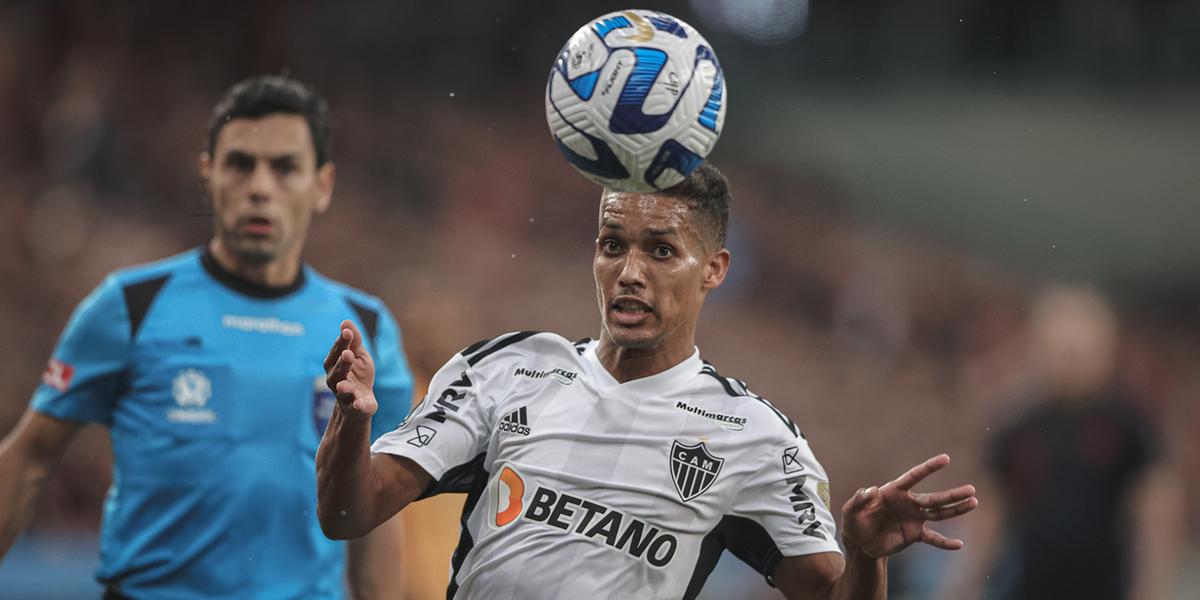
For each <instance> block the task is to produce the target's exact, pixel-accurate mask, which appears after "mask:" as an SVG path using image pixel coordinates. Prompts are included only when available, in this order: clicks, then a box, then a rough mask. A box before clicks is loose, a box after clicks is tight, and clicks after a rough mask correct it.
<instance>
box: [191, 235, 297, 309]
mask: <svg viewBox="0 0 1200 600" xmlns="http://www.w3.org/2000/svg"><path fill="white" fill-rule="evenodd" d="M200 264H201V265H202V266H203V267H204V270H205V271H207V272H208V274H209V275H211V276H212V278H213V279H216V280H217V282H218V283H220V284H221V285H223V286H225V287H227V288H229V289H231V290H233V291H235V292H237V293H239V294H242V295H244V296H250V297H251V298H263V299H273V298H282V297H284V296H287V295H290V294H293V293H295V292H296V291H297V290H299V289H300V288H301V287H303V286H304V281H305V274H304V271H305V269H304V265H303V264H301V265H300V269H299V270H298V271H297V272H296V278H295V279H293V280H292V282H291V283H289V284H287V285H280V286H267V285H262V284H258V283H254V282H253V281H249V280H246V279H242V278H241V277H238V276H237V275H234V274H233V273H230V272H229V271H226V270H225V269H224V268H223V267H222V266H221V264H220V263H218V262H217V259H216V258H214V257H213V255H212V251H211V250H209V249H208V246H207V245H206V246H205V247H204V250H203V252H201V253H200Z"/></svg>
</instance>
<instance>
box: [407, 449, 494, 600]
mask: <svg viewBox="0 0 1200 600" xmlns="http://www.w3.org/2000/svg"><path fill="white" fill-rule="evenodd" d="M486 456H487V454H486V453H482V452H481V453H480V454H479V455H478V456H476V457H475V458H474V459H472V460H471V461H469V462H466V463H463V464H461V465H459V466H457V467H454V468H453V469H450V470H449V471H447V472H446V475H445V476H443V477H442V480H443V481H445V480H446V479H448V478H451V474H452V473H453V474H454V475H453V479H455V480H456V481H458V482H467V481H470V482H471V487H470V491H467V490H464V489H457V490H450V491H457V492H464V491H466V492H467V500H466V502H465V503H464V504H463V511H462V517H460V518H459V524H460V526H461V532H460V533H459V536H458V546H456V547H455V548H454V554H453V555H452V556H451V557H450V585H448V586H446V600H450V599H452V598H454V595H455V594H457V593H458V572H459V571H460V570H461V569H462V566H463V562H465V561H466V560H467V555H468V554H470V553H471V549H473V548H474V547H475V539H474V538H472V537H471V530H470V529H469V528H468V527H467V519H469V518H470V517H471V513H472V512H474V511H475V505H476V504H478V503H479V499H480V498H482V497H483V491H484V490H485V489H486V488H487V482H488V472H487V471H485V470H484V469H483V460H484V458H485V457H486ZM455 471H458V473H455ZM426 493H428V490H427V491H426ZM423 497H424V496H423Z"/></svg>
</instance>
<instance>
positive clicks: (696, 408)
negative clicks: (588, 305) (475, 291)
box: [372, 332, 840, 600]
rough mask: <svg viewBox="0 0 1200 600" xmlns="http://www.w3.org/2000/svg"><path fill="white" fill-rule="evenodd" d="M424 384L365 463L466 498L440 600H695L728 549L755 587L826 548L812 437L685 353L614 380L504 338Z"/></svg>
mask: <svg viewBox="0 0 1200 600" xmlns="http://www.w3.org/2000/svg"><path fill="white" fill-rule="evenodd" d="M429 389H430V391H429V394H428V395H426V397H425V399H424V400H423V401H422V403H421V404H420V405H419V406H418V407H417V408H415V409H414V410H413V411H412V413H411V414H410V416H409V418H408V419H406V420H405V422H404V423H402V424H401V425H400V427H399V428H397V429H396V430H395V431H392V432H391V433H388V434H386V435H384V436H383V437H381V438H380V439H379V440H378V441H376V442H375V444H374V446H373V447H372V451H374V452H376V453H388V454H396V455H400V456H407V457H409V458H411V459H412V460H414V461H416V463H417V464H419V465H421V467H422V468H424V469H425V470H426V471H427V472H428V473H429V474H430V475H431V476H432V477H433V479H434V480H435V483H434V484H433V485H432V486H431V488H430V489H429V490H427V491H426V492H425V494H424V496H430V495H433V494H437V493H440V492H467V493H468V496H467V501H466V505H465V507H464V509H463V518H462V523H463V527H462V533H461V537H460V539H459V545H458V548H457V550H456V551H455V553H454V556H453V559H452V561H451V562H452V564H451V567H452V576H451V581H450V590H449V596H450V597H458V598H487V599H490V600H523V599H529V598H568V599H571V600H581V599H584V598H588V599H592V598H621V599H625V598H692V597H694V596H695V595H696V594H698V593H699V591H700V588H701V587H702V586H703V585H704V580H705V579H706V578H707V576H708V574H709V572H711V571H712V568H713V566H714V565H715V564H716V562H717V559H718V558H719V556H720V554H721V552H722V551H724V550H725V549H728V550H730V551H731V552H733V553H734V554H735V555H737V556H738V557H739V558H741V559H742V560H744V561H746V562H747V563H748V564H750V565H751V566H753V567H754V568H756V569H757V570H758V571H759V572H760V573H763V574H764V575H768V576H769V575H770V573H771V571H772V570H773V569H774V567H775V565H776V564H778V562H779V559H780V557H782V556H798V555H803V554H812V553H817V552H839V551H840V550H839V548H838V544H837V541H836V533H835V527H834V523H833V519H832V516H831V514H830V511H829V484H828V479H827V478H826V475H825V471H824V470H823V469H822V468H821V465H820V464H819V463H818V462H817V460H816V458H815V457H814V456H813V454H812V451H811V450H809V447H808V442H807V441H806V440H805V439H804V437H803V436H802V435H800V432H799V430H798V429H797V428H796V426H795V425H794V424H793V423H792V422H791V421H790V420H789V419H788V418H787V417H786V416H784V415H783V413H781V412H780V411H778V410H776V409H775V408H774V407H773V406H771V405H770V404H769V403H768V402H767V401H766V400H764V399H762V398H760V397H758V396H756V395H754V394H752V393H750V392H749V391H748V390H747V389H746V387H745V384H743V383H742V382H740V381H738V380H736V379H729V378H725V377H722V376H720V375H719V374H718V373H717V372H716V370H715V369H714V368H713V367H712V366H711V365H707V364H705V363H704V362H703V361H701V360H700V353H699V351H697V352H694V353H693V354H692V355H691V356H690V357H689V358H688V359H687V360H684V361H683V362H681V363H679V364H678V365H676V366H674V367H672V368H670V369H668V370H666V371H663V372H662V373H658V374H655V375H652V376H650V377H645V378H641V379H635V380H633V381H628V382H625V383H618V382H617V381H616V380H615V379H614V378H613V377H612V375H611V374H609V372H608V371H607V370H606V369H605V368H604V367H603V365H601V364H600V362H599V360H598V359H597V357H596V342H592V341H589V340H585V341H582V342H579V343H576V344H572V343H571V342H569V341H567V340H565V339H563V338H561V337H559V336H557V335H554V334H549V333H533V332H521V333H513V334H507V335H504V336H500V337H498V338H494V339H492V340H486V341H484V342H480V343H478V344H475V345H473V346H471V347H469V348H467V349H465V350H463V351H462V353H460V354H457V355H455V356H454V358H452V359H451V360H450V362H448V363H447V364H446V365H445V366H444V367H442V369H441V370H440V371H439V372H438V373H437V375H436V376H435V377H434V379H433V382H432V383H431V385H430V388H429Z"/></svg>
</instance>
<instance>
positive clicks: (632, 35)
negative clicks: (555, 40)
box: [546, 10, 729, 192]
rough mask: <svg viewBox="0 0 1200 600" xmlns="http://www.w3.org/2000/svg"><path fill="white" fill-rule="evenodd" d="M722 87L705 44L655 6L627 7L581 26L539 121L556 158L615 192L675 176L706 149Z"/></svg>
mask: <svg viewBox="0 0 1200 600" xmlns="http://www.w3.org/2000/svg"><path fill="white" fill-rule="evenodd" d="M728 104H729V90H728V89H727V87H726V85H725V78H724V75H723V73H722V72H721V65H720V63H719V62H718V61H717V56H716V54H715V53H714V52H713V51H712V47H711V46H709V44H708V42H707V41H705V39H704V38H703V37H702V36H701V35H700V34H699V33H698V32H697V31H696V30H695V29H693V28H692V26H691V25H688V24H687V23H685V22H683V21H681V20H679V19H677V18H675V17H672V16H670V15H666V14H663V13H659V12H654V11H649V10H626V11H621V12H614V13H609V14H607V15H604V16H602V17H599V18H597V19H594V20H593V21H591V22H590V23H588V24H587V25H584V26H583V27H582V28H580V29H579V31H576V32H575V35H573V36H571V39H569V40H568V41H567V44H566V45H565V46H563V49H562V51H561V52H559V55H558V59H557V60H556V61H555V62H554V66H553V67H552V68H551V69H550V77H549V80H548V81H547V82H546V121H547V123H548V124H549V125H550V133H551V135H553V136H554V140H555V141H556V142H557V143H558V147H559V150H560V151H561V152H562V154H563V156H564V157H565V158H566V159H567V161H568V162H570V163H571V165H572V166H574V167H575V168H576V169H577V170H578V171H579V172H580V173H582V174H583V175H584V176H585V177H587V178H588V179H591V180H592V181H595V182H596V183H599V184H600V185H604V186H607V187H610V188H613V189H617V190H621V191H638V192H646V191H654V190H662V189H666V188H668V187H671V186H672V185H675V184H676V183H679V182H680V181H682V180H683V178H684V177H686V176H687V175H688V174H689V173H690V172H691V171H692V170H694V169H695V168H696V167H698V166H699V165H700V163H701V162H703V160H704V158H705V157H706V156H708V155H709V153H710V152H712V149H713V146H714V145H716V143H717V138H718V137H719V136H720V135H721V129H722V127H723V126H724V124H725V112H726V109H727V106H728Z"/></svg>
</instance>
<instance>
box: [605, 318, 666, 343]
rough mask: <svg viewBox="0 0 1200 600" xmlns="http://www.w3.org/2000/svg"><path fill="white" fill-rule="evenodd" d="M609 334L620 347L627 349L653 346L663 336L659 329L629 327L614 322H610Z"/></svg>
mask: <svg viewBox="0 0 1200 600" xmlns="http://www.w3.org/2000/svg"><path fill="white" fill-rule="evenodd" d="M608 334H609V336H611V337H612V340H613V342H614V343H615V344H616V345H617V347H618V348H625V349H627V350H636V349H642V348H653V347H654V346H655V345H657V344H658V342H659V340H660V339H661V338H662V336H661V335H659V334H658V332H657V331H655V330H652V329H650V328H649V327H645V326H639V327H629V326H625V325H618V324H614V323H609V325H608Z"/></svg>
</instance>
